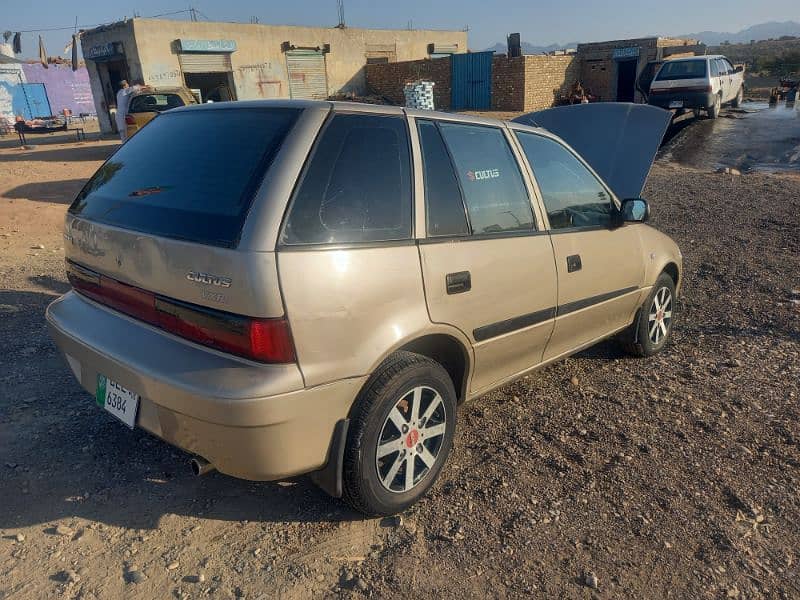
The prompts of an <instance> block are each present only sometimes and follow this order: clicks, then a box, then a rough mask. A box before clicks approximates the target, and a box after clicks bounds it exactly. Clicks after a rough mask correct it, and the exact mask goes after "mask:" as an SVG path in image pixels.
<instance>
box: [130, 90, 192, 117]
mask: <svg viewBox="0 0 800 600" xmlns="http://www.w3.org/2000/svg"><path fill="white" fill-rule="evenodd" d="M185 104H186V103H185V102H184V101H183V98H181V97H180V96H179V95H178V94H144V95H142V96H134V97H133V98H131V105H130V107H129V108H128V112H129V113H143V112H161V111H162V110H169V109H170V108H177V107H179V106H184V105H185Z"/></svg>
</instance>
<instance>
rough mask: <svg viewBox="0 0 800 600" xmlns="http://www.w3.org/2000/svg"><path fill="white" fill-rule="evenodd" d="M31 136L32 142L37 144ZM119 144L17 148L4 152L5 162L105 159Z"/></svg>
mask: <svg viewBox="0 0 800 600" xmlns="http://www.w3.org/2000/svg"><path fill="white" fill-rule="evenodd" d="M34 139H35V138H33V137H31V139H30V141H31V143H32V144H36V142H35V141H34ZM118 147H119V146H118V145H117V144H107V145H102V146H100V145H96V144H92V145H91V146H84V145H75V146H71V147H68V148H52V149H44V148H41V147H39V148H34V149H32V150H23V149H16V150H14V151H9V152H5V153H4V154H3V162H12V161H42V162H81V161H96V160H105V159H107V158H108V157H109V156H111V153H112V152H114V150H116V149H117V148H118Z"/></svg>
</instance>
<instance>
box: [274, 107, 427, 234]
mask: <svg viewBox="0 0 800 600" xmlns="http://www.w3.org/2000/svg"><path fill="white" fill-rule="evenodd" d="M411 197H412V196H411V158H410V150H409V141H408V130H407V125H406V120H405V118H404V117H401V116H394V115H369V114H347V113H340V114H335V115H334V116H333V117H331V119H330V121H329V122H328V124H327V125H326V127H325V128H324V129H323V131H322V133H321V134H320V137H319V139H318V140H317V143H316V145H315V148H314V150H313V152H312V154H311V158H310V159H309V161H308V165H307V166H306V169H305V172H304V173H303V175H302V177H301V179H300V183H299V184H298V186H297V190H296V191H295V195H294V198H293V199H292V203H291V207H290V209H289V216H288V218H287V220H286V225H285V227H284V230H283V235H282V237H281V242H282V243H283V244H287V245H304V244H337V243H338V244H341V243H357V242H382V241H392V240H405V239H409V238H410V237H411V216H412V206H411Z"/></svg>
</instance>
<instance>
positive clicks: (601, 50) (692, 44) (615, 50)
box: [570, 37, 705, 102]
mask: <svg viewBox="0 0 800 600" xmlns="http://www.w3.org/2000/svg"><path fill="white" fill-rule="evenodd" d="M695 54H705V46H704V45H703V44H700V43H699V42H698V41H697V40H682V39H676V38H662V37H647V38H637V39H632V40H612V41H608V42H592V43H589V44H578V51H577V58H578V60H579V61H580V82H581V85H582V86H583V88H584V89H585V90H587V91H588V92H589V93H590V94H591V95H592V96H594V97H596V98H597V99H598V100H600V101H604V102H613V101H617V102H641V101H642V100H643V98H642V95H641V93H639V91H638V90H636V79H637V78H638V76H639V75H640V74H641V72H642V70H644V69H645V68H646V67H647V64H648V63H650V62H653V61H662V60H664V59H666V58H678V57H680V56H693V55H695ZM570 83H574V82H570Z"/></svg>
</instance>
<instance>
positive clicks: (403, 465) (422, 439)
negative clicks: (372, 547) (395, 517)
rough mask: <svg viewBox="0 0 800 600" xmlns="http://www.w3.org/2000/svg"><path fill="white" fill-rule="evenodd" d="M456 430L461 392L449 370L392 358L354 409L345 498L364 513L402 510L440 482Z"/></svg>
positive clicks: (414, 357)
mask: <svg viewBox="0 0 800 600" xmlns="http://www.w3.org/2000/svg"><path fill="white" fill-rule="evenodd" d="M455 428H456V393H455V389H454V388H453V382H452V380H451V379H450V376H449V375H448V374H447V371H445V370H444V368H442V366H441V365H440V364H439V363H437V362H435V361H433V360H431V359H429V358H427V357H425V356H422V355H419V354H415V353H412V352H397V353H395V354H393V355H392V356H390V357H389V358H388V359H387V360H386V361H385V362H384V363H383V364H382V365H381V366H380V367H379V368H378V369H377V370H376V372H375V373H373V375H372V376H371V377H370V379H369V381H368V382H367V384H366V386H365V387H364V389H363V390H362V392H361V394H359V397H358V398H357V399H356V402H355V404H354V406H353V409H352V410H351V417H350V428H349V430H348V434H347V445H346V447H345V453H344V464H343V470H342V491H343V497H344V499H345V501H346V502H347V503H348V504H349V505H350V506H352V507H353V508H354V509H356V510H358V511H360V512H362V513H364V514H367V515H376V516H377V515H392V514H395V513H398V512H401V511H403V510H405V509H406V508H407V507H409V506H410V505H412V504H413V503H415V502H416V501H417V500H419V499H420V498H421V497H422V496H424V495H425V493H426V492H427V491H428V489H430V487H431V486H432V485H433V483H434V482H435V481H436V478H437V477H438V475H439V473H440V471H441V470H442V467H443V466H444V463H445V461H446V460H447V456H448V454H449V453H450V448H451V447H452V444H453V435H454V433H455Z"/></svg>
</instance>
